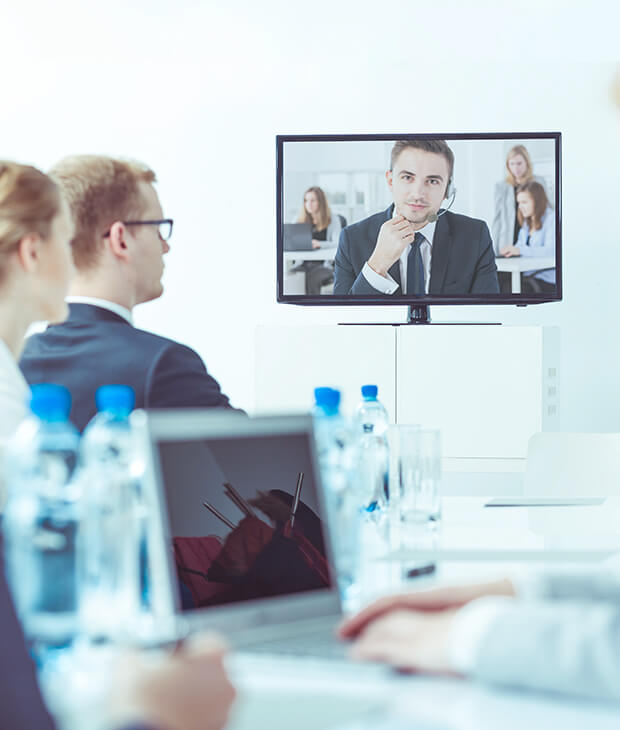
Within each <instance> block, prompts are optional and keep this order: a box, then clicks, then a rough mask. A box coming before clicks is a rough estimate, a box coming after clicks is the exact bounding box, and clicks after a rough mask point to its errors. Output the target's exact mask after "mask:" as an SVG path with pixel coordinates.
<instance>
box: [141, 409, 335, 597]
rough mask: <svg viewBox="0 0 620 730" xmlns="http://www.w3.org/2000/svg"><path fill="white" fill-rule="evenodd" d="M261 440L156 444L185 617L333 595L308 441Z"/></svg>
mask: <svg viewBox="0 0 620 730" xmlns="http://www.w3.org/2000/svg"><path fill="white" fill-rule="evenodd" d="M245 422H246V423H251V419H245ZM250 430H252V429H251V428H250ZM254 430H255V431H256V430H257V429H254ZM258 430H260V429H258ZM263 431H264V432H263V433H254V434H247V433H245V434H243V433H242V434H228V435H221V434H220V435H215V436H210V437H208V438H204V437H201V438H191V439H187V438H185V439H180V440H166V439H165V438H161V437H160V438H158V439H156V443H155V451H156V456H157V457H158V458H157V460H158V462H159V464H158V466H159V475H160V481H161V485H160V493H161V497H162V499H163V503H164V504H162V508H165V510H166V511H167V514H168V521H169V539H168V542H169V549H170V550H171V551H172V556H173V558H172V563H173V565H174V568H175V570H176V584H177V585H176V586H175V588H176V587H178V595H177V599H178V605H179V606H180V607H181V609H182V610H192V609H199V608H204V607H208V606H218V605H223V604H231V603H240V602H243V601H248V600H254V599H259V598H268V597H276V596H284V595H290V594H299V593H303V592H308V591H316V590H318V589H322V588H328V587H331V585H332V581H331V578H330V572H329V569H328V564H327V551H326V546H325V540H324V537H323V529H324V527H325V525H324V524H323V521H322V519H321V515H322V513H323V512H322V507H321V500H320V497H319V494H318V485H317V481H316V479H315V466H314V453H313V445H312V434H311V431H310V429H306V430H305V431H301V432H300V431H297V432H290V433H282V432H279V433H276V434H274V433H271V434H270V433H269V432H268V431H265V430H264V429H263Z"/></svg>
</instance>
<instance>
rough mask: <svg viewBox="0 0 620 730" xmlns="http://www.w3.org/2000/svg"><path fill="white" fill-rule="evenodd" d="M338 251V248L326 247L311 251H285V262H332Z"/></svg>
mask: <svg viewBox="0 0 620 730" xmlns="http://www.w3.org/2000/svg"><path fill="white" fill-rule="evenodd" d="M337 250H338V247H337V246H325V247H321V248H316V249H313V250H311V251H284V261H285V263H289V262H291V261H331V260H332V259H333V258H334V257H335V255H336V251H337Z"/></svg>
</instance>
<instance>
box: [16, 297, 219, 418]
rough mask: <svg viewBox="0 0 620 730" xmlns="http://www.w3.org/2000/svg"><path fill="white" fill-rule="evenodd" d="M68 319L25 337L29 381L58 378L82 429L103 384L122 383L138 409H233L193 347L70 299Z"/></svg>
mask: <svg viewBox="0 0 620 730" xmlns="http://www.w3.org/2000/svg"><path fill="white" fill-rule="evenodd" d="M69 310H70V311H69V318H68V319H67V320H66V321H65V322H63V323H62V324H57V325H50V326H49V327H48V328H47V329H46V330H45V332H42V333H41V334H38V335H33V336H32V337H30V338H29V339H28V340H27V342H26V347H25V348H24V352H23V355H22V358H21V360H20V363H19V364H20V367H21V369H22V371H23V373H24V376H25V378H26V380H27V381H28V382H29V383H30V384H31V385H33V384H35V383H59V384H60V385H64V386H65V387H66V388H68V389H69V391H70V392H71V400H72V405H71V420H72V422H73V423H74V424H75V425H76V426H77V427H78V429H79V430H80V431H82V430H83V429H84V427H85V426H86V424H87V423H88V421H90V419H91V418H92V417H93V416H94V415H95V412H96V410H97V408H96V405H95V391H96V390H97V388H98V387H99V386H100V385H107V384H110V383H123V384H125V385H130V386H131V387H132V388H133V389H134V392H135V394H136V408H183V407H200V408H205V407H214V408H218V407H219V408H230V407H231V406H230V402H229V400H228V398H227V397H226V396H225V395H224V394H223V393H222V391H221V390H220V386H219V384H218V382H217V381H216V380H215V379H214V378H212V377H211V376H210V375H209V374H208V373H207V370H206V368H205V366H204V363H203V362H202V360H201V358H200V357H199V355H198V354H197V353H196V352H194V350H192V349H191V348H189V347H186V346H185V345H181V344H179V343H178V342H174V340H168V339H166V338H165V337H160V336H159V335H155V334H153V333H152V332H146V331H144V330H140V329H136V328H135V327H132V326H131V325H130V324H129V322H127V320H125V319H123V318H122V317H120V316H119V315H117V314H114V312H111V311H109V310H108V309H103V308H101V307H95V306H92V305H90V304H70V305H69Z"/></svg>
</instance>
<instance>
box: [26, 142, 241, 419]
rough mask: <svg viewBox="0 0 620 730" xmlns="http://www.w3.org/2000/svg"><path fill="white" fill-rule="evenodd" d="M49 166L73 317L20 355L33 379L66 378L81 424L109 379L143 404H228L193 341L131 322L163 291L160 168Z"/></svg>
mask: <svg viewBox="0 0 620 730" xmlns="http://www.w3.org/2000/svg"><path fill="white" fill-rule="evenodd" d="M50 174H51V175H52V176H53V177H54V178H55V179H56V181H57V182H58V183H59V185H60V186H61V188H62V190H63V192H64V194H65V196H66V198H67V201H68V202H69V205H70V208H71V212H72V215H73V218H74V224H75V237H74V239H73V241H72V244H71V245H72V251H73V259H74V263H75V267H76V275H75V279H74V280H73V283H72V286H71V292H70V293H71V296H70V297H69V298H68V302H69V310H70V312H69V317H68V319H67V321H66V322H63V323H61V324H56V325H50V326H48V328H47V329H46V330H45V332H43V333H41V334H37V335H34V336H32V337H31V338H29V340H28V342H27V344H26V347H25V348H24V353H23V356H22V359H21V362H20V366H21V368H22V370H23V372H24V375H25V377H26V380H28V382H29V383H30V384H34V383H42V382H47V383H50V382H52V383H60V384H62V385H65V386H66V387H67V388H68V389H69V390H70V392H71V395H72V408H71V420H72V421H73V423H75V425H76V426H77V427H78V428H79V429H80V430H82V429H83V428H84V427H85V426H86V424H87V423H88V421H89V420H90V419H91V418H92V417H93V415H94V414H95V412H96V404H95V392H96V390H97V388H98V387H99V386H101V385H105V384H109V383H124V384H127V385H130V386H131V387H132V388H133V390H134V392H135V396H136V408H181V407H215V408H230V407H231V406H230V403H229V400H228V397H227V396H226V395H224V394H223V393H222V391H221V389H220V386H219V384H218V383H217V381H216V380H215V379H214V378H213V377H212V376H211V375H209V374H208V373H207V370H206V368H205V366H204V363H203V361H202V359H201V358H200V357H199V355H198V354H197V353H196V352H194V350H192V349H191V348H189V347H186V346H185V345H181V344H180V343H178V342H175V341H174V340H169V339H166V338H164V337H160V336H158V335H155V334H153V333H151V332H146V331H144V330H140V329H137V328H135V327H134V326H133V321H132V311H133V308H134V307H135V306H136V305H138V304H141V303H143V302H148V301H151V300H153V299H157V298H158V297H160V296H161V295H162V293H163V286H162V282H161V279H162V275H163V272H164V255H165V254H167V253H168V251H169V250H170V246H169V244H168V239H169V238H170V235H171V234H172V220H171V219H169V218H165V217H164V214H163V211H162V207H161V203H160V202H159V198H158V196H157V192H156V191H155V188H154V186H153V184H154V183H155V182H156V178H155V173H154V172H153V171H152V170H150V169H149V168H148V167H146V166H145V165H143V164H141V163H138V162H130V161H125V160H117V159H112V158H109V157H102V156H95V155H80V156H74V157H67V158H65V159H63V160H61V161H60V162H59V163H58V164H57V165H56V166H55V167H54V168H53V169H52V170H51V171H50Z"/></svg>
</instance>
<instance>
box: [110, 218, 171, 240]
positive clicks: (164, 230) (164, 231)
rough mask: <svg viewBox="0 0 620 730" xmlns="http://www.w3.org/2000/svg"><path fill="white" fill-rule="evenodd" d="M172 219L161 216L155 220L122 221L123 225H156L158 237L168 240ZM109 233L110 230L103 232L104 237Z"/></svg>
mask: <svg viewBox="0 0 620 730" xmlns="http://www.w3.org/2000/svg"><path fill="white" fill-rule="evenodd" d="M173 224H174V221H173V219H172V218H162V219H161V220H156V221H123V225H126V226H158V229H159V230H158V231H157V232H158V233H159V237H160V238H161V240H162V241H169V240H170V236H172V226H173ZM109 235H110V231H108V232H107V233H104V234H103V237H104V238H107V237H108V236H109Z"/></svg>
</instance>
